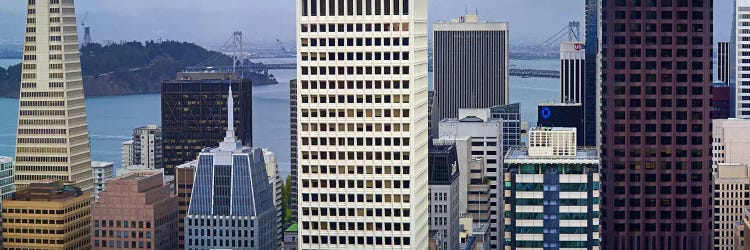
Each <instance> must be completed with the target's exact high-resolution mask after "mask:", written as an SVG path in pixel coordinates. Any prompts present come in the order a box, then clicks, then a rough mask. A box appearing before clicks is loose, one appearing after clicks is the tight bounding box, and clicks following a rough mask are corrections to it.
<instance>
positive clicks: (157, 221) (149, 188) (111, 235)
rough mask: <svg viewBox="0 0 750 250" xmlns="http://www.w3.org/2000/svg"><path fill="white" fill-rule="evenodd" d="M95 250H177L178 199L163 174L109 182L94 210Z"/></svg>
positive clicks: (124, 177)
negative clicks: (138, 249)
mask: <svg viewBox="0 0 750 250" xmlns="http://www.w3.org/2000/svg"><path fill="white" fill-rule="evenodd" d="M91 215H92V220H93V233H94V237H93V243H94V249H111V248H116V249H127V248H146V249H163V250H170V249H177V247H178V243H177V226H178V223H177V220H178V215H177V197H175V196H173V195H172V194H171V191H170V190H169V186H167V185H164V182H163V177H162V174H161V173H155V172H143V173H131V174H128V175H126V176H121V177H118V178H115V179H112V180H110V181H109V182H108V183H107V190H105V191H104V192H102V193H101V194H100V195H99V202H97V203H96V204H94V206H93V207H92V209H91Z"/></svg>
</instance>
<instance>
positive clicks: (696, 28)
mask: <svg viewBox="0 0 750 250" xmlns="http://www.w3.org/2000/svg"><path fill="white" fill-rule="evenodd" d="M667 13H670V12H667ZM697 13H698V12H695V14H696V16H697V17H700V19H703V13H702V12H700V14H697ZM677 14H678V17H683V15H684V17H685V19H687V18H686V17H687V11H678V12H677ZM612 25H613V27H612V28H613V29H614V31H615V32H644V31H645V32H662V33H665V32H672V31H676V32H693V33H698V32H703V24H701V23H696V24H691V25H690V24H686V23H678V24H671V23H660V24H657V23H644V24H641V23H635V22H634V23H628V24H626V23H614V24H612ZM659 27H661V29H657V28H659ZM673 28H674V29H673ZM688 28H690V29H688ZM602 31H604V32H606V31H607V26H606V25H602ZM682 37H684V40H685V43H683V44H687V37H685V36H678V37H677V39H678V41H679V40H680V38H682ZM662 38H664V37H662ZM700 39H701V44H702V40H703V38H702V37H701V38H700ZM662 41H663V40H662ZM662 44H663V45H665V44H671V43H662ZM678 44H679V43H678ZM694 44H695V43H694Z"/></svg>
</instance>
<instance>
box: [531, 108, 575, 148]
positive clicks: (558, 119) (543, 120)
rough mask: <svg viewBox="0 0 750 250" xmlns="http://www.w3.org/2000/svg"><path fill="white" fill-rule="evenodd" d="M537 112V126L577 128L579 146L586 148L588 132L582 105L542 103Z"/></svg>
mask: <svg viewBox="0 0 750 250" xmlns="http://www.w3.org/2000/svg"><path fill="white" fill-rule="evenodd" d="M537 110H538V112H537V124H536V125H537V126H539V127H561V128H576V140H577V145H578V146H585V144H584V142H585V139H586V138H585V136H584V133H585V132H586V131H584V125H585V123H584V119H583V107H582V105H581V104H580V103H542V104H539V106H538V107H537Z"/></svg>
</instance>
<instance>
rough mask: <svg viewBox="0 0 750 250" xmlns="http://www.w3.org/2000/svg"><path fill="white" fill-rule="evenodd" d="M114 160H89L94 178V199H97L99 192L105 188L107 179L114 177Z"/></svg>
mask: <svg viewBox="0 0 750 250" xmlns="http://www.w3.org/2000/svg"><path fill="white" fill-rule="evenodd" d="M114 168H115V163H114V162H104V161H91V174H92V177H93V180H94V201H99V193H101V192H103V191H104V190H107V180H108V179H109V178H112V177H114V174H115V172H114Z"/></svg>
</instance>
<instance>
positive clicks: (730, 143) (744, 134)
mask: <svg viewBox="0 0 750 250" xmlns="http://www.w3.org/2000/svg"><path fill="white" fill-rule="evenodd" d="M748 128H750V120H740V119H727V120H714V121H713V129H712V130H711V138H712V141H711V165H712V169H713V171H714V172H716V167H717V166H718V165H719V164H722V163H750V154H748V153H747V152H748V150H750V130H749V129H748Z"/></svg>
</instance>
